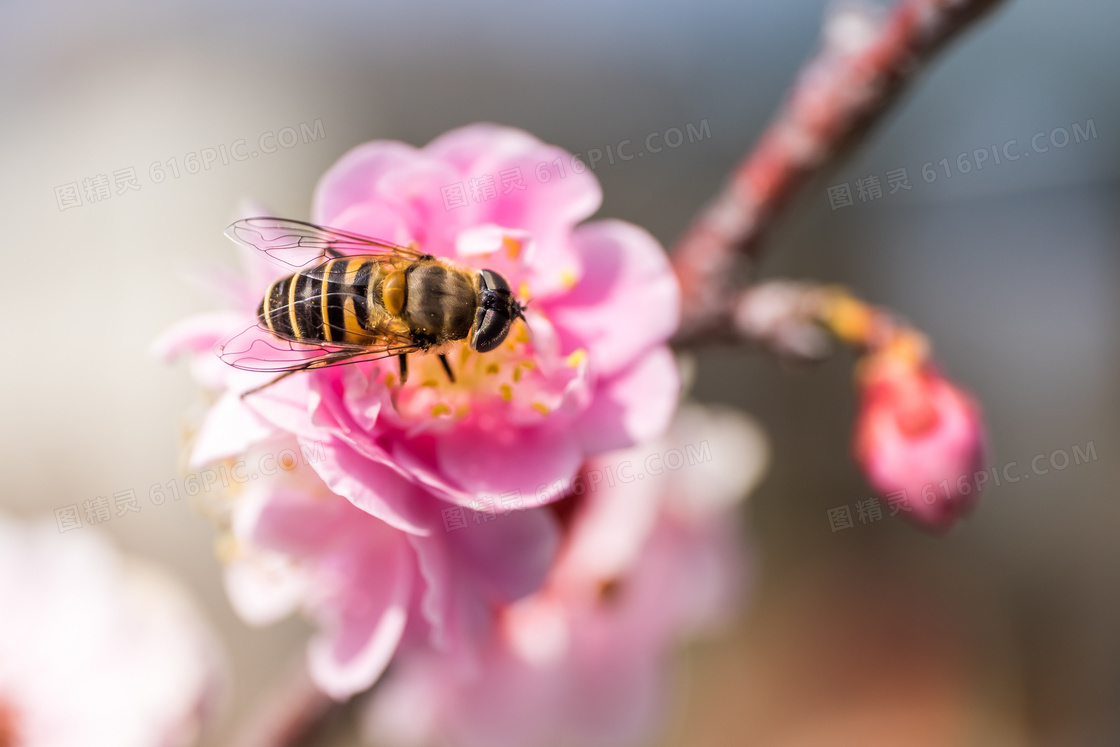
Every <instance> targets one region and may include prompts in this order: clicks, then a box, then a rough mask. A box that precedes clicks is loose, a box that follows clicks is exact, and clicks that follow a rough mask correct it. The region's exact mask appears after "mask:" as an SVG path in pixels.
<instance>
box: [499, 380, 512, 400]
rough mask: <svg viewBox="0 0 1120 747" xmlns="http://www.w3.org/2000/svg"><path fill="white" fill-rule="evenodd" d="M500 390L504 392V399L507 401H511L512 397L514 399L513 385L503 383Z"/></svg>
mask: <svg viewBox="0 0 1120 747" xmlns="http://www.w3.org/2000/svg"><path fill="white" fill-rule="evenodd" d="M499 391H500V392H501V393H502V399H504V400H505V401H506V402H509V401H510V400H511V399H513V387H511V386H510V385H509V384H502V385H501V387H499Z"/></svg>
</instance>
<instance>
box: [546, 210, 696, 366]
mask: <svg viewBox="0 0 1120 747" xmlns="http://www.w3.org/2000/svg"><path fill="white" fill-rule="evenodd" d="M573 243H574V245H575V247H576V249H577V251H578V252H579V254H580V256H581V258H582V261H583V275H582V277H581V278H580V280H579V283H578V284H577V285H576V287H575V288H574V289H573V290H572V291H571V293H569V294H567V295H566V296H564V297H562V298H558V299H556V301H555V302H554V303H552V304H550V305H549V307H548V308H549V316H550V317H551V319H552V321H553V323H554V324H555V325H556V327H557V329H558V330H559V331H560V334H561V338H562V339H563V340H564V349H565V350H569V351H570V350H573V349H575V348H577V347H585V348H587V350H588V352H589V353H590V354H591V355H590V358H591V366H592V369H593V370H594V371H595V372H596V373H598V374H599V375H610V374H613V373H615V372H616V371H618V370H620V369H622V368H624V367H625V366H627V365H629V364H630V363H631V362H632V361H633V360H634V359H635V358H637V357H638V356H639V355H640V354H641V353H642V352H643V351H645V350H648V349H649V348H650V347H652V346H654V345H659V344H661V343H664V342H666V341H667V340H668V339H669V337H670V336H671V335H672V334H673V332H675V331H676V328H677V325H678V324H679V322H680V289H679V287H678V286H677V281H676V277H675V276H674V275H673V271H672V269H671V268H670V266H669V260H668V257H667V256H666V254H665V252H664V250H662V248H661V246H660V245H659V244H658V243H657V240H656V239H654V238H653V236H651V235H650V234H649V233H648V232H646V231H644V230H643V229H641V228H638V227H637V226H634V225H631V224H629V223H623V222H621V221H598V222H596V223H589V224H587V225H584V226H580V227H579V228H577V229H576V230H575V232H574V234H573Z"/></svg>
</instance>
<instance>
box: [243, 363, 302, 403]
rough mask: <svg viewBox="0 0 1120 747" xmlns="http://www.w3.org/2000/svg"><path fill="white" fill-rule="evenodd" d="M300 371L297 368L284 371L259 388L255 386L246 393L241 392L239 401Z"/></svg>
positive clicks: (300, 369)
mask: <svg viewBox="0 0 1120 747" xmlns="http://www.w3.org/2000/svg"><path fill="white" fill-rule="evenodd" d="M302 370H303V369H302V368H297V369H295V370H292V371H285V372H284V373H282V374H280V375H279V376H277V377H276V378H275V379H273V380H272V381H267V382H265V383H264V384H261V385H260V386H256V387H253V388H252V389H250V390H249V391H247V392H242V393H241V399H245V398H246V397H248V396H249V395H250V394H256V393H257V392H259V391H260V390H262V389H267V388H268V387H270V386H272V385H273V384H275V383H276V382H278V381H281V380H283V379H286V378H288V377H289V376H291V375H292V374H294V373H299V372H300V371H302Z"/></svg>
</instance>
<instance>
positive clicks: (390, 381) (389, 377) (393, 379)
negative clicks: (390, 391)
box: [385, 374, 397, 386]
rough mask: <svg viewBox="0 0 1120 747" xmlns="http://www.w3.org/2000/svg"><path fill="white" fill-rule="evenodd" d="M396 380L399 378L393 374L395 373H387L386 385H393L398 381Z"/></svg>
mask: <svg viewBox="0 0 1120 747" xmlns="http://www.w3.org/2000/svg"><path fill="white" fill-rule="evenodd" d="M396 380H397V379H396V377H395V376H393V374H386V375H385V386H392V385H393V383H394V382H396Z"/></svg>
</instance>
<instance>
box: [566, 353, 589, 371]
mask: <svg viewBox="0 0 1120 747" xmlns="http://www.w3.org/2000/svg"><path fill="white" fill-rule="evenodd" d="M585 360H587V351H586V350H584V349H583V348H579V349H578V350H575V351H573V352H572V354H571V355H569V356H568V360H567V363H568V365H569V366H571V367H572V368H578V367H579V365H580V364H581V363H583V362H584V361H585Z"/></svg>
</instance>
